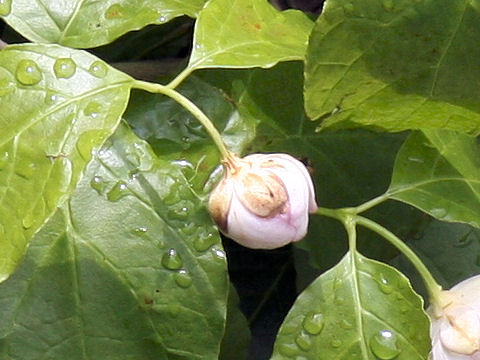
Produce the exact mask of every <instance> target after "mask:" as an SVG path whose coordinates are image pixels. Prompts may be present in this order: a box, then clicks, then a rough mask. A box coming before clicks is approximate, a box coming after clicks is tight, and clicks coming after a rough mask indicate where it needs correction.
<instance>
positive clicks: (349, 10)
mask: <svg viewBox="0 0 480 360" xmlns="http://www.w3.org/2000/svg"><path fill="white" fill-rule="evenodd" d="M343 11H345V14H350V15H352V14H353V13H354V12H355V6H354V5H353V4H352V3H348V4H345V5H343Z"/></svg>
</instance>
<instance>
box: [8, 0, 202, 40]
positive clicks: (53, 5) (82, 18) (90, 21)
mask: <svg viewBox="0 0 480 360" xmlns="http://www.w3.org/2000/svg"><path fill="white" fill-rule="evenodd" d="M205 1H206V0H160V1H159V0H146V1H140V2H139V1H134V0H106V1H84V0H70V1H57V0H3V1H2V2H1V3H0V15H1V16H2V17H3V18H4V20H5V21H6V22H7V23H8V24H9V25H10V26H12V27H13V28H14V29H15V30H17V31H18V32H20V33H21V34H22V35H23V36H25V37H26V38H28V39H29V40H31V41H35V42H42V43H58V44H62V45H66V46H70V47H77V48H89V47H95V46H99V45H103V44H106V43H109V42H111V41H112V40H114V39H116V38H118V37H119V36H120V35H123V34H125V33H126V32H128V31H132V30H138V29H140V28H142V27H144V26H146V25H148V24H162V23H165V22H167V21H169V20H171V19H172V18H174V17H177V16H181V15H188V16H191V17H195V16H196V15H197V13H198V12H199V11H200V9H201V8H202V7H203V5H204V4H205Z"/></svg>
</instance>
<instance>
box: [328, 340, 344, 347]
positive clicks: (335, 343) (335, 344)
mask: <svg viewBox="0 0 480 360" xmlns="http://www.w3.org/2000/svg"><path fill="white" fill-rule="evenodd" d="M330 345H332V347H334V348H339V347H340V346H342V340H339V339H333V340H332V341H331V342H330Z"/></svg>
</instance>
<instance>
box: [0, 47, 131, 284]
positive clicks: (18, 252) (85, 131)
mask: <svg viewBox="0 0 480 360" xmlns="http://www.w3.org/2000/svg"><path fill="white" fill-rule="evenodd" d="M0 82H1V84H2V87H1V88H0V92H1V94H0V106H1V108H2V112H1V114H0V127H1V128H2V131H1V133H0V212H1V213H2V217H1V219H0V254H1V255H0V281H1V280H4V279H5V278H7V277H8V276H9V275H10V274H11V273H12V271H13V270H14V269H15V268H16V266H17V264H18V262H19V261H20V260H21V259H22V257H23V255H24V252H25V250H26V247H27V246H28V243H29V241H30V239H31V237H32V236H33V234H35V232H36V231H37V230H38V229H39V228H40V227H42V226H43V224H44V222H45V221H47V219H48V218H49V217H50V216H51V215H52V214H53V212H54V211H55V210H56V208H57V206H58V205H59V204H60V203H61V202H62V201H63V200H64V199H65V198H67V197H68V196H69V195H70V194H71V192H72V191H73V189H74V188H75V185H76V183H77V181H78V180H79V178H80V175H81V173H82V171H83V168H84V166H85V165H86V163H87V162H88V161H89V160H90V158H91V152H92V151H93V150H94V149H95V148H98V147H99V146H101V145H102V143H103V142H104V141H105V139H106V138H107V137H108V136H109V135H110V134H111V133H112V132H113V131H114V129H115V128H116V126H117V125H118V122H119V121H120V116H121V114H122V113H123V111H124V109H125V107H126V104H127V101H128V97H129V93H130V83H131V78H130V77H128V76H127V75H125V74H123V73H121V72H119V71H117V70H115V69H113V68H111V67H110V66H108V65H107V64H105V63H104V62H102V61H101V60H98V58H96V57H94V56H92V55H89V54H88V53H85V52H82V51H78V50H72V49H67V48H62V47H59V46H56V45H33V44H28V45H19V46H10V47H8V48H7V49H5V50H2V51H1V52H0Z"/></svg>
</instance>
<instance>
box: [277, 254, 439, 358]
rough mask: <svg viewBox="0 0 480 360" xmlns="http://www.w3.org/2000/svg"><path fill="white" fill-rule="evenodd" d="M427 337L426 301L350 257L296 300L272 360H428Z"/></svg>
mask: <svg viewBox="0 0 480 360" xmlns="http://www.w3.org/2000/svg"><path fill="white" fill-rule="evenodd" d="M428 334H429V321H428V318H427V315H426V314H425V312H424V311H423V301H422V299H421V298H420V297H419V296H418V295H416V294H415V293H414V292H413V290H412V289H411V287H410V284H409V282H408V279H407V278H406V277H404V276H403V275H402V274H401V273H399V272H398V271H396V270H395V269H394V268H392V267H390V266H388V265H386V264H383V263H380V262H377V261H374V260H370V259H368V258H365V257H363V256H362V255H360V254H359V253H357V252H349V253H348V254H347V255H346V256H345V257H344V258H343V260H342V261H341V262H340V263H338V264H337V265H336V266H335V267H334V268H332V269H331V270H329V271H328V272H326V273H324V274H323V275H322V276H320V277H319V278H318V279H317V280H315V282H314V283H313V284H312V285H311V286H310V287H308V288H307V289H306V290H305V291H304V292H303V293H302V294H301V295H300V296H299V297H298V299H297V301H296V302H295V304H294V306H293V308H292V309H291V310H290V313H289V314H288V315H287V317H286V319H285V321H284V323H283V325H282V327H281V328H280V331H279V333H278V336H277V340H276V343H275V349H274V355H273V357H272V360H280V359H281V360H283V359H290V358H292V359H293V358H296V356H299V357H302V358H304V359H312V360H313V359H315V360H317V359H338V360H341V359H345V360H351V359H355V360H360V359H362V360H366V359H368V360H377V359H382V360H388V359H396V360H414V359H418V360H424V359H426V357H427V355H428V352H429V348H430V340H429V336H428ZM297 358H298V357H297Z"/></svg>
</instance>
